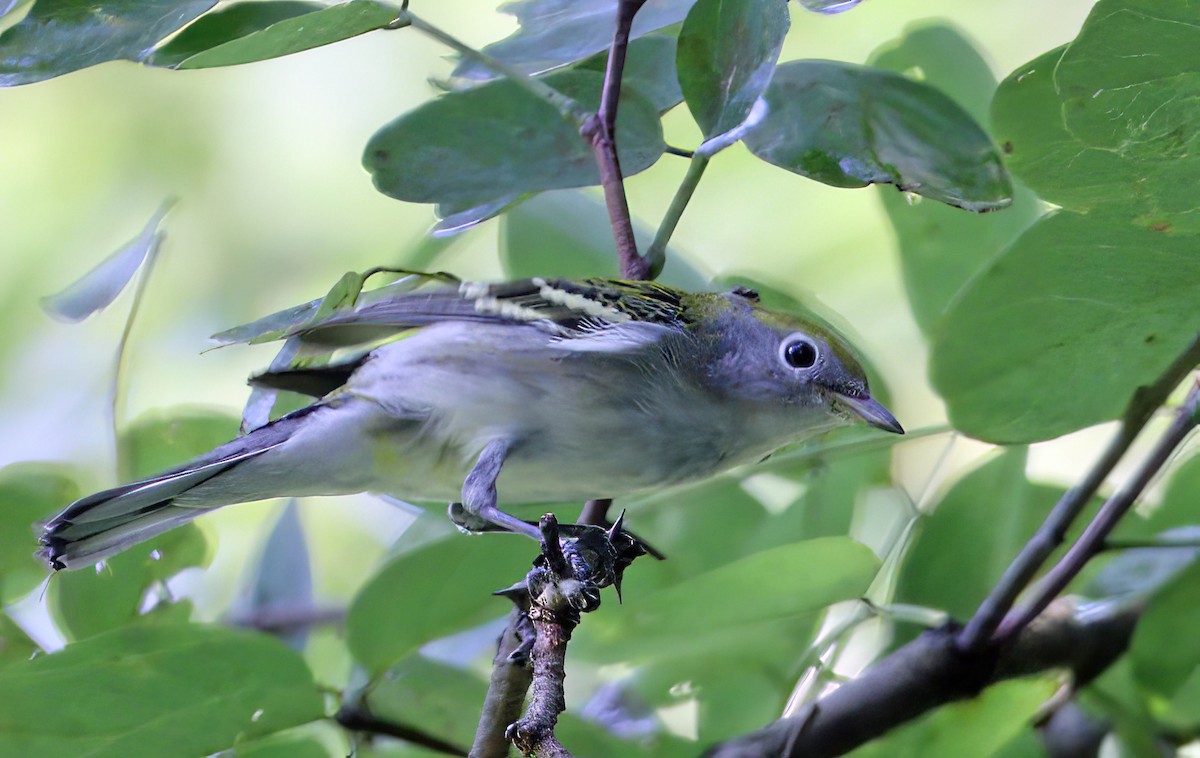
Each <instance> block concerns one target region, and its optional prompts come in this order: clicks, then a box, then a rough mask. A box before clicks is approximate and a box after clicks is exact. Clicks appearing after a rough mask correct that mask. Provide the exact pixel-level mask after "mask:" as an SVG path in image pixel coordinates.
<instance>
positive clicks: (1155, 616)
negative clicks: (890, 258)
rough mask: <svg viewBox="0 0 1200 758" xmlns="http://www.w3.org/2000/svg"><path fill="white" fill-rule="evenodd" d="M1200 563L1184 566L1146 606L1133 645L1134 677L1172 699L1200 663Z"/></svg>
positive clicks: (1131, 648) (1131, 647)
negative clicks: (1198, 641)
mask: <svg viewBox="0 0 1200 758" xmlns="http://www.w3.org/2000/svg"><path fill="white" fill-rule="evenodd" d="M1198 636H1200V563H1193V564H1192V565H1191V566H1189V567H1188V568H1186V569H1184V570H1183V571H1182V572H1180V573H1179V575H1178V576H1176V577H1175V578H1174V579H1172V580H1171V581H1170V582H1169V583H1168V584H1166V585H1165V586H1164V587H1163V588H1162V589H1161V590H1159V591H1158V592H1157V593H1156V594H1155V595H1154V597H1152V598H1151V599H1150V602H1149V604H1148V605H1147V606H1146V611H1145V613H1143V614H1142V617H1141V620H1140V621H1138V625H1137V629H1135V630H1134V633H1133V641H1132V642H1131V643H1130V645H1129V650H1130V655H1131V657H1132V661H1133V671H1134V676H1135V677H1136V678H1137V681H1138V682H1139V683H1140V684H1141V685H1142V686H1143V687H1145V688H1146V689H1147V690H1149V691H1151V692H1154V693H1156V694H1158V695H1161V696H1163V697H1166V698H1170V697H1171V696H1172V695H1174V694H1175V692H1176V691H1177V690H1179V688H1180V687H1181V686H1182V685H1183V684H1184V682H1185V681H1186V680H1187V679H1188V677H1189V676H1191V674H1192V672H1193V671H1194V670H1195V669H1196V667H1197V666H1200V647H1197V646H1196V645H1193V644H1189V643H1188V642H1187V641H1189V640H1195V639H1197V637H1198Z"/></svg>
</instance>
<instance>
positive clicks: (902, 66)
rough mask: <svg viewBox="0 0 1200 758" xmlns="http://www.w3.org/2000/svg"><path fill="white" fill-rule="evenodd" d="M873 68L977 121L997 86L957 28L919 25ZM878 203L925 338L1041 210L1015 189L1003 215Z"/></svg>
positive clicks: (984, 116) (876, 58)
mask: <svg viewBox="0 0 1200 758" xmlns="http://www.w3.org/2000/svg"><path fill="white" fill-rule="evenodd" d="M870 63H871V65H873V66H876V67H878V68H884V69H888V70H891V71H895V72H897V73H900V74H909V73H911V74H913V75H916V76H919V78H920V80H921V81H924V82H925V83H926V84H929V85H930V86H933V87H937V88H938V89H939V90H941V91H942V92H944V93H945V94H946V95H948V96H949V97H950V98H952V99H953V100H954V101H955V102H957V103H958V104H959V105H960V106H962V107H963V109H964V110H965V111H967V112H968V113H970V114H971V116H972V117H973V118H974V119H975V120H976V121H978V122H979V123H986V122H987V120H988V104H989V102H990V100H991V94H992V92H994V91H995V89H996V79H995V77H994V76H992V72H991V69H990V68H989V67H988V64H987V61H985V60H984V59H983V57H982V56H981V55H980V54H979V52H978V51H977V50H976V47H975V45H973V44H972V43H971V42H970V41H969V40H968V39H967V38H966V37H965V36H964V35H963V33H962V32H960V31H959V30H957V29H955V28H954V27H952V26H948V25H945V24H942V23H939V22H932V23H931V22H921V23H920V24H916V25H913V26H910V27H909V28H908V29H906V30H905V33H904V36H903V37H901V38H900V39H898V40H895V41H893V42H890V43H887V44H885V45H884V46H883V47H881V48H880V49H879V50H876V51H875V53H874V54H873V55H872V58H871V61H870ZM879 198H880V200H881V201H882V202H883V207H884V210H885V211H887V214H888V219H889V220H890V221H891V222H892V228H894V229H895V230H896V237H897V241H898V242H899V247H900V264H901V266H902V270H903V273H904V285H905V289H906V290H907V291H908V302H909V305H910V306H911V308H912V312H913V316H914V317H915V318H916V320H917V324H918V325H920V327H921V331H922V332H924V333H925V334H929V333H930V332H931V331H932V330H933V328H934V326H935V324H936V323H937V321H938V318H939V317H940V316H941V314H942V313H943V312H944V311H945V309H946V307H947V306H948V305H949V304H950V302H951V300H952V299H953V298H954V295H955V293H957V292H958V290H959V289H960V288H961V287H962V286H963V285H964V284H965V283H966V282H967V280H968V279H970V278H971V276H972V275H973V274H974V273H975V272H976V271H978V270H979V269H980V268H982V267H983V265H984V264H985V263H986V262H987V261H988V260H989V259H991V258H992V257H994V256H995V255H996V254H997V253H998V252H1000V250H1002V249H1003V248H1004V247H1005V246H1006V245H1008V244H1009V243H1011V242H1012V240H1013V239H1014V238H1016V236H1017V235H1018V234H1019V233H1020V232H1021V231H1022V230H1023V229H1025V228H1026V227H1028V226H1029V225H1030V224H1032V223H1033V221H1034V220H1035V219H1036V218H1037V216H1038V214H1039V211H1038V207H1037V204H1036V201H1035V198H1034V196H1033V194H1032V193H1031V192H1030V191H1029V190H1027V189H1025V188H1024V187H1021V186H1020V185H1018V186H1017V187H1016V188H1015V192H1014V200H1013V205H1012V207H1011V208H1008V209H1007V210H1005V211H1004V212H1003V213H989V214H975V213H963V212H961V211H960V210H959V209H957V208H953V207H950V206H946V205H943V204H941V203H913V202H909V200H908V199H907V198H906V197H905V196H904V195H902V194H901V193H898V192H893V191H891V190H890V189H889V188H887V187H881V188H880V190H879Z"/></svg>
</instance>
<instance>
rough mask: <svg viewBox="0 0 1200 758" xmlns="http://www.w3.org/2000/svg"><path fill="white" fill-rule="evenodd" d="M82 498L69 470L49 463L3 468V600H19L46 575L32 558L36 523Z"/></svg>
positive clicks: (0, 479) (0, 509)
mask: <svg viewBox="0 0 1200 758" xmlns="http://www.w3.org/2000/svg"><path fill="white" fill-rule="evenodd" d="M77 497H79V487H78V486H77V485H76V484H75V481H74V479H72V478H71V476H70V475H69V472H68V471H67V469H65V468H62V467H60V466H55V465H53V464H49V463H14V464H12V465H11V466H5V467H4V468H3V469H0V600H3V601H11V600H16V599H17V598H19V597H20V596H21V595H24V594H25V593H26V592H29V591H30V590H32V589H33V588H34V587H36V586H37V585H38V582H40V581H42V579H44V578H45V576H46V573H47V569H46V567H45V566H43V565H42V563H41V562H40V561H37V560H35V559H34V558H33V551H34V550H36V549H37V540H36V538H35V536H34V532H35V525H36V524H37V523H39V522H41V521H45V520H46V519H48V518H50V517H51V516H53V515H54V514H55V513H56V512H57V511H58V510H60V509H61V508H62V507H63V506H64V505H66V504H67V503H69V502H71V501H72V500H74V499H75V498H77Z"/></svg>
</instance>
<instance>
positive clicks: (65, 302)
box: [42, 200, 175, 322]
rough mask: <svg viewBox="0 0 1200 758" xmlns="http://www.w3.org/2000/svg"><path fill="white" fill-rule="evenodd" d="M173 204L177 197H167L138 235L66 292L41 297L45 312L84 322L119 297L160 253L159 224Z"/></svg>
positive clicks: (64, 319) (59, 317)
mask: <svg viewBox="0 0 1200 758" xmlns="http://www.w3.org/2000/svg"><path fill="white" fill-rule="evenodd" d="M174 204H175V201H174V200H168V201H167V202H166V203H164V204H163V206H162V207H161V208H159V209H158V212H157V213H155V214H154V215H153V216H152V217H151V218H150V220H149V221H148V222H147V223H146V226H145V227H144V228H143V229H142V233H141V234H139V235H138V236H137V237H136V238H134V239H132V240H130V241H129V242H128V243H126V244H125V246H124V247H122V248H121V249H120V250H118V251H116V252H115V253H113V254H112V255H110V256H108V257H107V258H105V259H104V260H103V261H101V262H100V264H99V265H97V266H96V267H95V268H94V269H92V270H91V271H89V272H87V273H86V274H84V275H83V276H82V277H80V278H79V279H77V280H76V281H75V282H73V283H71V284H70V285H69V286H68V287H67V288H66V289H64V290H63V291H61V292H58V293H56V294H53V295H49V296H47V297H44V298H42V308H43V309H45V311H46V313H48V314H50V315H51V316H52V317H53V318H55V319H58V320H59V321H71V322H74V321H83V320H84V319H85V318H87V317H88V316H91V315H92V314H93V313H96V312H97V311H100V310H103V309H104V308H105V307H107V306H108V305H109V304H110V303H112V301H114V300H116V299H117V295H120V294H121V292H122V291H123V290H124V289H125V286H126V285H127V284H129V282H130V280H131V279H133V275H134V274H136V273H137V272H138V269H139V268H141V265H142V263H143V261H146V260H147V259H151V258H153V257H154V255H156V254H157V252H158V248H159V245H161V244H162V240H163V234H162V233H161V232H159V230H158V225H159V224H160V223H161V222H162V219H163V216H165V215H166V214H167V211H169V210H170V209H171V206H173V205H174Z"/></svg>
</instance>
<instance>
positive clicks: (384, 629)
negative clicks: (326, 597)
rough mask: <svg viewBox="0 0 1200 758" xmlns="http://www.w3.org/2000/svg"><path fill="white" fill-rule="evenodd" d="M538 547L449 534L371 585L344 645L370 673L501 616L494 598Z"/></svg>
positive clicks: (350, 620)
mask: <svg viewBox="0 0 1200 758" xmlns="http://www.w3.org/2000/svg"><path fill="white" fill-rule="evenodd" d="M536 552H537V548H536V545H535V544H534V543H531V542H530V541H529V540H526V539H519V538H515V537H513V536H511V535H502V534H487V535H481V536H477V537H474V538H472V537H467V536H463V535H457V534H456V535H452V536H451V537H449V538H447V539H443V540H440V541H437V542H434V543H432V544H430V545H426V546H424V547H422V548H420V549H418V550H415V551H412V552H409V553H405V554H403V555H400V556H398V557H397V558H396V559H395V560H393V561H392V562H391V563H389V564H387V565H386V566H384V567H383V569H382V570H381V571H380V572H379V573H378V574H376V575H375V576H374V577H372V578H371V580H370V581H369V582H367V584H366V586H364V587H363V589H362V590H361V591H360V592H359V593H358V596H357V597H355V598H354V601H353V602H352V603H351V605H350V612H349V615H348V616H347V618H346V642H347V644H348V645H349V647H350V652H351V653H352V654H353V655H354V657H355V659H356V660H357V661H358V662H359V663H361V664H362V665H363V666H365V667H366V668H367V670H368V671H370V672H371V673H372V674H378V673H380V672H381V671H383V670H384V669H386V668H387V667H388V666H391V665H392V664H394V663H396V662H397V661H399V660H400V659H401V658H403V657H404V656H406V655H408V654H409V653H411V652H413V651H414V650H416V649H417V648H418V647H420V646H421V645H423V644H425V643H426V642H429V641H431V640H434V639H437V638H439V637H444V636H446V635H447V634H450V633H452V632H457V631H461V630H463V629H466V628H468V627H470V626H474V625H475V624H479V623H482V622H484V621H487V620H488V619H491V618H495V617H497V616H501V615H503V614H505V613H507V612H508V609H509V608H510V607H511V606H510V605H509V602H508V601H507V600H505V599H503V598H498V597H493V596H492V594H491V593H492V592H494V591H496V590H499V589H503V588H504V587H507V586H509V585H511V584H513V583H514V582H516V581H518V580H520V579H524V577H525V574H526V572H528V570H529V566H530V561H532V559H533V557H534V556H535V555H536Z"/></svg>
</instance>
